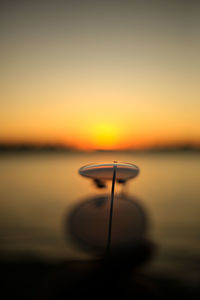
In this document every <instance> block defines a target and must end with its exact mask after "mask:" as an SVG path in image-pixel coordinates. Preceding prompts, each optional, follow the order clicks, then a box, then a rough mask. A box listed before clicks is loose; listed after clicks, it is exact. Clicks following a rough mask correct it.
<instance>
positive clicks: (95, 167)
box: [79, 163, 139, 181]
mask: <svg viewBox="0 0 200 300" xmlns="http://www.w3.org/2000/svg"><path fill="white" fill-rule="evenodd" d="M114 166H116V179H117V180H120V181H126V180H128V179H131V178H134V177H135V176H137V175H138V173H139V168H138V167H137V166H135V165H133V164H129V163H110V164H107V163H105V164H92V165H87V166H84V167H82V168H80V169H79V174H80V175H82V176H85V177H89V178H92V179H104V180H112V178H113V168H114Z"/></svg>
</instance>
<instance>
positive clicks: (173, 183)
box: [0, 153, 200, 284]
mask: <svg viewBox="0 0 200 300" xmlns="http://www.w3.org/2000/svg"><path fill="white" fill-rule="evenodd" d="M199 158H200V156H199V155H198V154H191V153H185V154H183V153H180V154H178V153H176V154H175V153H173V154H131V153H129V154H127V153H125V154H123V153H86V154H80V153H69V154H41V155H39V154H37V155H36V154H35V155H33V154H26V155H1V156H0V170H1V173H0V254H1V257H5V258H6V259H10V258H11V259H12V258H17V257H20V258H22V257H27V256H28V257H39V258H40V259H44V260H52V261H53V260H56V261H57V260H64V259H74V258H79V259H88V258H91V257H92V256H93V255H94V254H93V253H92V252H91V251H90V252H88V251H87V250H86V249H84V248H81V247H79V246H78V244H77V243H76V242H75V240H74V239H73V237H72V234H71V233H70V230H69V228H68V227H69V225H68V224H69V223H68V220H69V219H70V216H72V215H73V212H74V211H76V209H77V208H80V207H82V208H81V210H79V212H82V211H83V210H86V214H84V218H85V219H84V218H83V215H81V213H80V214H79V215H77V216H75V218H76V217H77V218H80V223H81V222H82V223H81V224H82V225H81V226H80V227H82V228H83V227H84V226H85V225H84V224H86V225H87V226H88V230H90V231H91V234H92V235H91V236H88V237H87V238H88V239H89V238H90V237H91V238H93V239H94V238H95V236H98V234H99V231H98V230H99V229H98V228H95V227H94V230H93V231H92V230H91V228H89V227H91V226H92V225H91V224H87V217H88V215H89V213H90V209H91V207H90V208H88V207H87V204H84V203H89V202H88V201H89V200H88V199H93V198H94V197H96V196H100V195H101V194H102V193H103V194H105V193H109V188H108V189H107V190H105V191H104V190H98V189H97V188H95V186H94V185H93V183H92V182H91V181H90V180H88V179H85V178H83V177H81V176H80V175H78V169H79V167H81V166H83V165H85V164H88V163H93V162H112V161H113V160H118V161H123V162H131V163H135V164H137V165H138V166H139V167H140V170H141V172H140V175H139V176H138V177H137V178H136V179H134V180H132V181H130V182H129V184H128V186H127V187H126V194H127V195H128V196H129V197H131V198H132V199H137V203H138V205H139V206H140V208H141V209H142V210H143V212H144V213H145V215H146V218H147V219H148V226H147V229H146V231H147V232H146V234H147V236H148V239H149V240H151V241H152V242H153V243H154V244H155V249H156V250H155V255H154V257H153V258H152V260H151V262H149V264H147V265H146V266H145V268H146V272H151V273H159V274H160V275H162V274H164V275H165V276H168V275H169V276H170V277H171V276H173V277H178V278H179V279H181V280H183V281H186V282H187V283H188V282H190V278H192V282H193V284H194V282H195V280H197V278H199V269H198V267H199V262H200V239H199V238H200V180H199V179H200V159H199ZM115 205H117V204H116V203H115ZM134 209H135V208H134ZM95 210H96V213H95V216H99V212H98V211H101V212H102V210H101V208H100V209H99V210H98V205H97V208H95ZM91 212H94V208H93V210H91ZM123 213H124V212H123ZM87 214H88V215H87ZM73 216H74V215H73ZM114 216H115V215H114ZM107 217H108V216H107V215H106V213H105V218H107ZM125 217H126V216H125ZM129 218H130V215H129ZM135 218H137V216H136V217H135ZM135 220H136V219H135ZM75 221H76V222H77V219H76V220H75ZM137 222H140V220H139V221H138V220H137V221H136V223H137ZM77 226H79V225H77ZM87 226H86V227H84V228H83V229H82V230H83V231H84V230H85V231H87ZM136 226H137V224H136ZM76 230H79V233H80V228H78V227H76V228H75V231H76ZM124 230H126V228H125V229H124ZM133 230H134V229H133ZM136 231H137V230H136ZM76 233H77V232H76ZM80 234H86V232H82V233H80ZM136 234H137V233H136ZM102 238H103V237H102ZM183 271H184V272H183Z"/></svg>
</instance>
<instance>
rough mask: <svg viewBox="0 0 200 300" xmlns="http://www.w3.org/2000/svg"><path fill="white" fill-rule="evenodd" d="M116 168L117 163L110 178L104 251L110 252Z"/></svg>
mask: <svg viewBox="0 0 200 300" xmlns="http://www.w3.org/2000/svg"><path fill="white" fill-rule="evenodd" d="M116 170H117V165H114V166H113V179H112V188H111V202H110V216H109V227H108V241H107V249H106V253H107V254H109V253H110V245H111V234H112V215H113V202H114V192H115V180H116Z"/></svg>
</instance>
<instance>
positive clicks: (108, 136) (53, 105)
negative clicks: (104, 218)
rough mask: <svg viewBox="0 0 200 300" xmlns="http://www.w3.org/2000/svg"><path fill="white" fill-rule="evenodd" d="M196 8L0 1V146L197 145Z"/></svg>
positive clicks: (199, 62)
mask: <svg viewBox="0 0 200 300" xmlns="http://www.w3.org/2000/svg"><path fill="white" fill-rule="evenodd" d="M197 2H198V1H183V0H182V1H175V0H174V1H150V0H149V1H141V0H140V1H109V0H107V1H38V2H37V1H1V2H0V3H1V9H0V44H1V51H0V61H1V68H0V140H1V141H16V142H17V141H19V142H21V141H28V142H30V141H34V142H61V143H66V144H73V145H75V146H77V147H80V148H84V149H95V148H98V149H107V148H127V147H145V146H150V145H156V144H162V143H164V144H165V143H185V142H199V141H200V117H199V115H200V114H199V113H200V85H199V78H200V76H199V75H200V58H199V57H200V55H199V53H200V5H199V4H197Z"/></svg>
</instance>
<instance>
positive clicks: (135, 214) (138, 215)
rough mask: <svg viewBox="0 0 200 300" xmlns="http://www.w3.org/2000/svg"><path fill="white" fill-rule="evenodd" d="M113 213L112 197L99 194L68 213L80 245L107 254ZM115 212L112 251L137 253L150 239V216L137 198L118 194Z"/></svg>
mask: <svg viewBox="0 0 200 300" xmlns="http://www.w3.org/2000/svg"><path fill="white" fill-rule="evenodd" d="M109 210H110V196H108V195H98V196H94V197H88V198H86V199H84V200H82V201H81V202H80V203H79V204H78V205H76V206H75V207H74V209H73V210H72V211H71V213H69V214H67V218H66V224H67V228H69V231H70V234H71V235H72V237H73V238H74V240H75V241H76V242H78V244H79V245H80V246H82V247H83V248H85V249H88V250H90V251H93V252H96V253H104V252H105V250H106V246H107V240H108V226H109V224H108V220H109ZM113 210H114V211H113V222H112V239H111V251H118V250H120V249H121V250H122V249H123V250H124V251H125V250H126V251H133V249H134V248H135V247H136V246H137V245H138V244H140V243H141V242H143V240H144V239H145V237H146V236H145V234H146V229H147V216H146V213H145V211H144V209H143V208H142V206H141V205H140V204H139V202H137V201H136V200H135V199H134V197H132V198H130V197H128V196H126V195H125V194H119V195H115V200H114V209H113Z"/></svg>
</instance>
